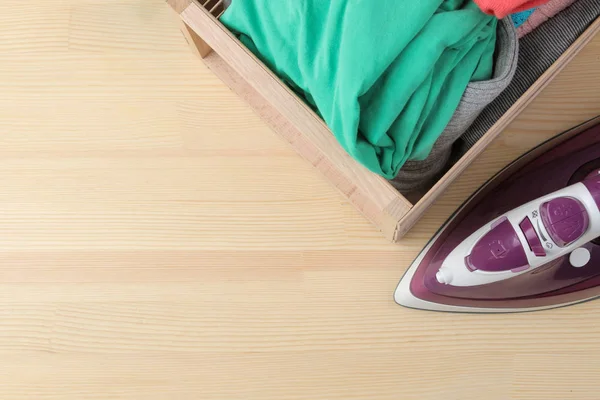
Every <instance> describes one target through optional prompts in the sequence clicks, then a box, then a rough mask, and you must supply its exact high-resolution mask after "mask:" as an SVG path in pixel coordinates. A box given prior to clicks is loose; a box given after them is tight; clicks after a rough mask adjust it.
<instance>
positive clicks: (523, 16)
mask: <svg viewBox="0 0 600 400" xmlns="http://www.w3.org/2000/svg"><path fill="white" fill-rule="evenodd" d="M534 11H535V8H532V9H530V10H525V11H521V12H518V13H515V14H512V15H511V16H510V17H511V18H512V20H513V24H515V28H518V27H520V26H521V25H523V24H524V23H525V21H527V19H528V18H529V17H530V16H531V14H533V12H534Z"/></svg>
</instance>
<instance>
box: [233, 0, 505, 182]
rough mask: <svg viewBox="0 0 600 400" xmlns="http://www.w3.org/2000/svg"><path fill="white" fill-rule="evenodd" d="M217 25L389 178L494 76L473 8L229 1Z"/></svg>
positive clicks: (488, 30) (479, 15)
mask: <svg viewBox="0 0 600 400" xmlns="http://www.w3.org/2000/svg"><path fill="white" fill-rule="evenodd" d="M221 21H222V22H223V23H224V24H225V25H226V26H227V27H228V28H229V29H231V30H232V31H233V32H235V33H237V34H238V35H239V37H240V40H241V41H242V42H243V43H244V44H245V45H246V46H247V47H248V48H249V49H250V50H251V51H252V52H253V53H255V54H256V55H257V56H258V57H259V58H260V59H261V60H262V61H263V62H264V63H265V64H266V65H267V66H269V68H271V69H272V70H273V71H274V72H275V73H276V74H278V75H279V76H280V77H281V78H282V79H283V80H284V81H285V82H286V83H288V84H289V85H290V86H291V87H292V88H293V89H294V90H296V91H297V92H298V93H300V94H301V95H302V96H303V97H304V98H305V100H306V101H307V103H309V104H310V105H311V106H313V107H314V108H315V109H316V110H317V111H318V113H319V114H320V115H321V116H322V117H323V119H324V120H325V122H326V123H327V124H328V126H329V127H330V129H331V130H332V132H333V133H334V135H335V136H336V138H337V139H338V141H339V142H340V143H341V145H342V146H343V147H344V149H345V150H346V151H347V152H348V153H349V154H350V155H352V156H353V157H354V158H355V159H357V160H358V161H359V162H360V163H362V164H363V165H364V166H366V167H367V168H369V169H370V170H371V171H373V172H376V173H378V174H380V175H382V176H384V177H385V178H388V179H392V178H394V177H395V176H396V175H397V173H398V171H399V170H400V168H401V167H402V165H404V163H405V162H406V161H407V160H408V159H414V160H420V159H424V158H425V157H427V155H428V154H429V152H430V150H431V147H432V146H433V144H434V143H435V141H436V140H437V138H438V137H439V136H440V135H441V133H442V131H443V130H444V128H445V127H446V125H447V124H448V122H449V121H450V119H451V118H452V115H453V114H454V111H455V110H456V108H457V107H458V104H459V102H460V99H461V97H462V95H463V93H464V91H465V88H466V87H467V84H468V83H469V82H470V81H475V80H485V79H489V78H490V77H491V76H492V72H493V60H494V58H493V57H494V49H495V44H496V24H497V19H496V18H494V17H493V16H489V15H486V14H484V13H483V12H482V11H481V10H480V9H479V8H478V7H477V6H476V5H475V3H473V1H472V0H460V1H459V0H233V1H232V4H231V6H230V7H229V8H228V9H227V11H226V12H225V13H224V14H223V16H222V17H221Z"/></svg>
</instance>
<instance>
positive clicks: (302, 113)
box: [168, 0, 412, 240]
mask: <svg viewBox="0 0 600 400" xmlns="http://www.w3.org/2000/svg"><path fill="white" fill-rule="evenodd" d="M168 2H169V4H170V5H171V6H172V7H173V9H174V10H175V11H177V12H178V13H179V14H180V17H181V19H182V21H183V22H184V23H185V26H186V27H187V28H189V29H190V30H191V31H192V32H193V33H194V34H196V35H197V36H198V38H201V40H202V41H203V42H204V43H205V44H206V45H207V46H208V47H209V48H210V49H212V50H214V53H216V54H214V53H210V52H209V53H208V54H207V55H206V56H205V58H204V60H205V62H206V63H207V65H208V66H209V67H210V68H211V69H212V70H213V71H214V72H215V73H216V74H217V75H218V76H219V77H220V78H221V79H222V80H223V81H225V83H226V84H228V85H229V86H230V87H231V88H232V89H233V90H234V91H235V92H237V93H238V94H239V95H240V96H242V97H243V98H244V99H245V100H246V101H247V102H248V103H249V104H250V105H251V106H252V107H253V108H254V109H255V110H256V111H257V112H258V114H259V115H261V117H262V118H263V119H264V120H265V121H266V122H267V124H269V125H270V126H271V127H272V128H273V129H274V130H275V131H276V132H277V133H278V134H280V135H281V136H282V137H283V138H285V139H286V140H287V141H288V142H289V143H290V144H291V145H292V146H293V148H294V149H295V150H296V151H297V152H298V153H299V154H300V155H302V156H303V157H304V158H306V159H307V160H308V161H309V162H311V163H312V164H313V165H314V166H315V167H316V168H317V169H318V170H319V171H320V172H321V173H323V175H325V177H327V179H328V180H330V181H331V182H332V184H333V185H334V186H335V187H337V188H338V189H339V190H340V191H341V192H342V193H343V195H344V196H346V197H347V198H348V199H349V200H350V202H351V203H352V204H353V205H354V206H355V207H356V208H357V209H358V210H359V211H361V212H362V213H363V214H364V215H365V216H366V217H367V218H368V219H369V220H370V221H371V222H372V223H373V224H375V225H376V226H377V227H378V228H379V229H380V230H381V231H382V232H383V233H384V234H385V236H386V237H387V238H388V239H389V240H394V238H395V237H396V231H397V226H398V222H399V221H400V220H401V219H402V218H403V217H404V216H405V215H406V214H407V213H408V212H409V211H410V209H411V208H412V204H411V203H410V202H409V201H408V200H406V199H405V198H404V197H403V196H402V195H401V194H400V193H399V192H398V191H396V190H395V189H394V187H393V186H392V185H390V184H389V183H388V182H387V181H386V180H385V179H384V178H382V177H380V176H378V175H376V174H374V173H372V172H370V171H368V170H367V169H366V168H364V167H363V166H361V165H360V164H358V162H357V161H355V160H354V159H353V158H352V157H351V156H350V155H348V154H347V152H346V151H345V150H344V149H343V148H342V147H341V145H340V144H339V143H338V141H337V140H336V139H335V137H334V136H333V134H332V133H331V131H330V130H329V129H328V128H327V126H326V125H325V123H324V122H323V121H322V120H321V119H320V118H319V117H318V116H317V115H316V114H315V113H314V112H313V111H312V110H311V109H310V108H309V107H308V106H306V104H305V103H304V102H303V101H302V100H300V99H299V98H298V97H297V96H296V95H295V94H294V93H293V92H292V91H291V90H290V89H289V88H288V87H287V86H285V85H284V84H283V83H282V82H281V81H280V80H279V79H278V78H277V77H276V76H275V75H274V74H273V73H272V72H271V71H270V70H269V69H268V68H267V67H266V66H264V65H263V64H262V63H261V62H260V61H259V60H258V59H257V58H256V57H255V56H254V55H253V54H252V53H251V52H249V51H248V50H247V49H246V48H245V47H244V46H243V45H242V44H241V43H240V42H239V41H238V40H237V38H235V37H234V36H233V35H232V34H231V33H230V32H229V31H228V30H227V29H226V28H225V27H224V26H223V25H222V24H221V23H220V22H219V21H218V20H217V19H216V18H215V17H214V16H213V15H211V13H210V12H209V10H206V9H205V8H203V7H202V6H201V5H200V4H199V3H197V2H196V1H192V0H169V1H168ZM175 3H176V4H175ZM188 40H189V39H188ZM213 55H214V56H213Z"/></svg>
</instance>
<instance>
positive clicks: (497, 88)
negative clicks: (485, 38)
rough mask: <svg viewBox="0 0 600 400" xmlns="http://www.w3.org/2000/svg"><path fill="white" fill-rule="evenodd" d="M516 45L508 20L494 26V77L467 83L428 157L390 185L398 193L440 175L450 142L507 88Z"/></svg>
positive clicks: (514, 65)
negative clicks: (495, 38) (456, 106)
mask: <svg viewBox="0 0 600 400" xmlns="http://www.w3.org/2000/svg"><path fill="white" fill-rule="evenodd" d="M518 52H519V42H518V39H517V33H516V30H515V27H514V24H513V22H512V20H511V19H510V17H508V18H504V19H503V20H502V21H501V23H499V24H498V37H497V42H496V55H495V58H496V64H495V66H494V75H493V77H492V79H490V80H487V81H479V82H471V83H470V84H469V85H468V86H467V89H466V91H465V93H464V94H463V97H462V99H461V101H460V104H459V105H458V108H457V109H456V112H455V113H454V116H453V117H452V120H451V121H450V123H449V124H448V126H447V127H446V129H445V130H444V132H442V134H441V136H440V137H439V139H438V140H437V142H436V143H435V144H434V146H433V149H432V150H431V153H430V154H429V156H428V157H427V158H426V159H425V160H422V161H408V162H407V163H406V164H405V165H404V166H403V167H402V169H401V170H400V173H399V174H398V175H397V176H396V178H394V179H393V180H391V181H390V183H391V184H392V185H393V186H394V187H395V188H396V189H397V190H399V191H400V192H402V193H404V194H409V193H410V192H413V191H415V190H418V189H420V188H422V187H424V186H428V185H431V184H432V183H433V181H434V180H435V179H436V178H437V177H438V176H439V175H440V174H441V173H443V172H444V170H445V168H446V166H447V164H448V161H449V159H450V155H451V153H452V146H453V145H454V142H455V141H456V140H457V139H459V137H460V136H461V135H463V134H464V133H465V131H466V130H467V129H468V128H469V126H470V125H471V124H472V123H473V121H475V119H476V118H477V117H478V116H479V114H480V113H481V112H482V110H483V109H484V108H485V107H486V106H487V105H489V104H490V103H491V102H492V101H494V99H496V98H497V97H498V96H499V95H500V93H502V91H503V90H504V89H506V87H507V86H508V85H509V83H510V82H511V80H512V79H513V76H514V73H515V70H516V68H517V58H518V57H517V55H518Z"/></svg>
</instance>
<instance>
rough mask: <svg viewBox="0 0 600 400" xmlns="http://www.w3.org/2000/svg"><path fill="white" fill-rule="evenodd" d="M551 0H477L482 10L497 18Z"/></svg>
mask: <svg viewBox="0 0 600 400" xmlns="http://www.w3.org/2000/svg"><path fill="white" fill-rule="evenodd" d="M548 1H549V0H475V3H477V5H478V6H479V8H481V10H482V11H483V12H484V13H486V14H490V15H495V16H496V18H504V17H506V16H507V15H510V14H514V13H518V12H521V11H525V10H529V9H531V8H534V7H538V6H541V5H542V4H545V3H547V2H548Z"/></svg>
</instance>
